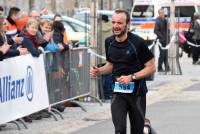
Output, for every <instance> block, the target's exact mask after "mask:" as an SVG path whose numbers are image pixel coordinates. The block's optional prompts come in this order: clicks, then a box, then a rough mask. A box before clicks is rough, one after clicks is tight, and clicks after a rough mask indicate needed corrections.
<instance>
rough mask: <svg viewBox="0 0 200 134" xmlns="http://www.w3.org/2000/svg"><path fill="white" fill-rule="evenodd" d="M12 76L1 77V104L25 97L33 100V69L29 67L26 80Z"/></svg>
mask: <svg viewBox="0 0 200 134" xmlns="http://www.w3.org/2000/svg"><path fill="white" fill-rule="evenodd" d="M13 77H15V76H12V75H5V76H0V103H5V102H8V101H12V100H16V99H18V98H22V97H25V95H26V98H27V99H28V101H29V102H31V101H32V99H33V89H34V88H33V69H32V67H31V66H27V69H26V76H24V78H18V79H14V78H13Z"/></svg>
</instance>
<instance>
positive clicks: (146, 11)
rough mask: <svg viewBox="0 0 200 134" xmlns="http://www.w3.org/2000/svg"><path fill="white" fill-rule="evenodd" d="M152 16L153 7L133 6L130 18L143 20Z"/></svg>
mask: <svg viewBox="0 0 200 134" xmlns="http://www.w3.org/2000/svg"><path fill="white" fill-rule="evenodd" d="M153 16H154V6H153V5H138V6H135V7H134V9H133V12H132V18H140V17H142V18H144V17H146V18H147V17H153Z"/></svg>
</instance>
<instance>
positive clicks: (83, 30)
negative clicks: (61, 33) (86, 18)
mask: <svg viewBox="0 0 200 134" xmlns="http://www.w3.org/2000/svg"><path fill="white" fill-rule="evenodd" d="M53 17H54V15H44V16H42V17H41V19H50V20H53ZM62 19H63V24H64V26H65V30H66V32H67V36H68V38H69V40H70V41H72V42H73V43H76V42H79V43H80V44H81V45H85V46H87V43H88V36H89V35H88V33H89V32H90V25H88V24H86V23H84V22H81V21H79V20H77V19H74V18H71V17H67V16H62Z"/></svg>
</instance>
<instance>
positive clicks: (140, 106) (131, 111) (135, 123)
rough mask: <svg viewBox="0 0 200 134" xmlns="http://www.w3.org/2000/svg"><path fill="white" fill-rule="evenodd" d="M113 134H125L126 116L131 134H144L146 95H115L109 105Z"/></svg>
mask: <svg viewBox="0 0 200 134" xmlns="http://www.w3.org/2000/svg"><path fill="white" fill-rule="evenodd" d="M111 112H112V120H113V124H114V127H115V134H126V122H127V114H128V115H129V119H130V126H131V134H144V133H143V129H144V117H145V112H146V95H143V96H136V95H134V94H123V93H116V94H114V95H113V98H112V104H111Z"/></svg>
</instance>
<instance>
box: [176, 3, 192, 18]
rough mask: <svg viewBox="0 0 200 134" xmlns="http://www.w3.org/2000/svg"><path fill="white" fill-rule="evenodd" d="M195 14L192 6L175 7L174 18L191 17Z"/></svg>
mask: <svg viewBox="0 0 200 134" xmlns="http://www.w3.org/2000/svg"><path fill="white" fill-rule="evenodd" d="M194 12H195V9H194V6H176V7H175V13H176V14H175V17H191V16H192V15H193V14H194Z"/></svg>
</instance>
